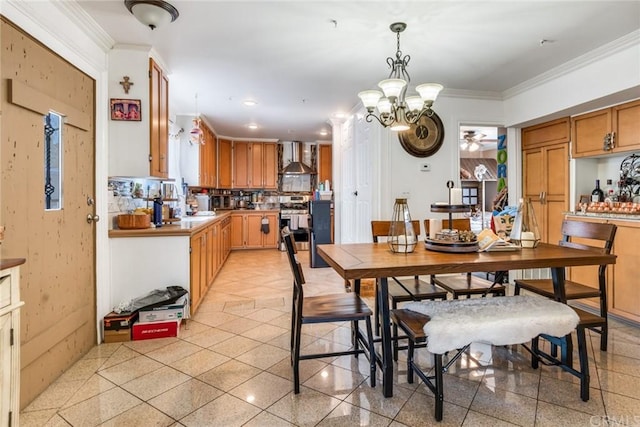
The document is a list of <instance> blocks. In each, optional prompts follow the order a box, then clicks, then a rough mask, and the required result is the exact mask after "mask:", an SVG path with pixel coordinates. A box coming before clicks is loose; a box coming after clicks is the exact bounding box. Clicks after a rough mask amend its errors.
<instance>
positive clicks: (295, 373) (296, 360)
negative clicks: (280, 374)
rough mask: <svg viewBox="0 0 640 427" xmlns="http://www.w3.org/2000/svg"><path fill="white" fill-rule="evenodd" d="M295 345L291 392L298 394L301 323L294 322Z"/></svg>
mask: <svg viewBox="0 0 640 427" xmlns="http://www.w3.org/2000/svg"><path fill="white" fill-rule="evenodd" d="M295 331H296V332H295V343H294V348H293V392H294V393H295V394H298V393H300V334H301V331H302V322H301V321H300V320H298V321H296V326H295Z"/></svg>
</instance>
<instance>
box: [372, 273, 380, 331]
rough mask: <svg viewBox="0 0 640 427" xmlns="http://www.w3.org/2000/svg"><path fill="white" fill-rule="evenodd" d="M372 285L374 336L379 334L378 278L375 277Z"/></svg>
mask: <svg viewBox="0 0 640 427" xmlns="http://www.w3.org/2000/svg"><path fill="white" fill-rule="evenodd" d="M374 286H375V287H376V289H375V293H374V295H375V300H376V301H375V308H374V314H373V315H374V317H375V318H376V319H375V320H376V336H377V337H379V336H380V302H379V301H378V279H376V281H375V284H374Z"/></svg>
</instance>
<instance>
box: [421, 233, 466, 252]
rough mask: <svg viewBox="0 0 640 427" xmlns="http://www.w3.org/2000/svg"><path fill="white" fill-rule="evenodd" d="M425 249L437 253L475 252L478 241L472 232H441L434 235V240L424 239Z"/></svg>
mask: <svg viewBox="0 0 640 427" xmlns="http://www.w3.org/2000/svg"><path fill="white" fill-rule="evenodd" d="M424 246H425V248H426V249H428V250H431V251H437V252H455V253H465V252H476V251H477V250H478V239H477V237H476V235H475V234H474V233H473V232H472V231H458V230H448V229H446V230H442V231H441V232H439V233H436V238H435V239H431V238H428V237H427V238H426V239H425V242H424Z"/></svg>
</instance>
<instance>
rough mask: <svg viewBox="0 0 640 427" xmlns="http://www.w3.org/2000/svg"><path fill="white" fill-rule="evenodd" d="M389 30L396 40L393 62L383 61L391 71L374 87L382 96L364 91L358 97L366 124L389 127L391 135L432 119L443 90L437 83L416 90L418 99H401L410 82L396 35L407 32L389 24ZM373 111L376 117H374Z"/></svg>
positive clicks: (420, 86)
mask: <svg viewBox="0 0 640 427" xmlns="http://www.w3.org/2000/svg"><path fill="white" fill-rule="evenodd" d="M389 28H390V29H391V31H392V32H394V33H396V37H397V40H398V42H397V50H396V57H395V59H394V58H392V57H388V58H387V64H389V67H390V68H391V73H389V78H388V79H385V80H382V81H381V82H380V83H378V86H379V87H380V89H382V92H380V91H379V90H365V91H363V92H360V93H359V94H358V97H360V99H361V100H362V104H363V105H364V106H365V108H366V109H367V112H368V114H367V116H366V120H367V122H371V121H372V120H373V119H372V118H375V119H376V120H378V121H379V122H380V124H381V125H382V126H384V127H389V128H390V129H391V130H394V131H403V130H407V129H409V125H410V124H414V123H417V122H418V120H420V118H421V117H422V116H424V115H426V116H428V117H431V116H433V114H434V111H433V110H432V109H431V106H432V105H433V102H434V101H435V100H436V98H437V97H438V94H439V93H440V91H441V90H442V89H443V86H442V85H440V84H438V83H425V84H421V85H418V86H417V87H416V91H417V92H418V94H419V96H418V95H412V96H408V97H406V98H405V94H406V92H407V85H408V84H409V82H410V80H411V79H410V78H409V73H408V72H407V68H406V67H407V64H409V60H410V59H411V57H410V56H409V55H405V56H404V57H403V56H402V51H401V50H400V33H401V32H403V31H404V30H405V29H406V28H407V24H405V23H404V22H396V23H394V24H391V25H390V26H389ZM376 108H377V109H378V115H376V114H375V113H374V111H375V110H376Z"/></svg>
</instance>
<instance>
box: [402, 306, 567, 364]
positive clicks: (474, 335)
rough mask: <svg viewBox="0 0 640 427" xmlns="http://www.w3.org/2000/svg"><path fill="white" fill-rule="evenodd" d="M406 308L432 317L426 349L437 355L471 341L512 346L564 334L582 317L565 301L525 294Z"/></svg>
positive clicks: (426, 328) (426, 326) (427, 334)
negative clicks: (537, 337) (560, 301)
mask: <svg viewBox="0 0 640 427" xmlns="http://www.w3.org/2000/svg"><path fill="white" fill-rule="evenodd" d="M404 308H407V309H409V310H412V311H416V312H418V313H423V314H426V315H428V316H429V317H431V320H429V321H428V322H427V323H426V324H425V326H424V332H425V334H426V336H427V350H429V351H430V352H431V353H435V354H443V353H446V352H447V351H452V350H456V349H459V348H462V347H464V346H466V345H467V344H470V343H472V342H488V343H490V344H493V345H510V344H521V343H525V342H527V341H529V340H531V339H532V338H534V337H536V336H538V335H540V334H547V335H551V336H554V337H562V336H565V335H568V334H570V333H571V331H573V330H574V329H575V327H576V325H577V324H578V320H579V318H578V315H577V314H576V312H575V311H574V310H573V309H572V308H571V307H569V306H567V305H565V304H562V303H559V302H556V301H552V300H550V299H548V298H543V297H537V296H525V295H517V296H505V297H493V298H471V299H462V300H447V301H421V302H412V303H409V304H407V305H406V306H405V307H404Z"/></svg>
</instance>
